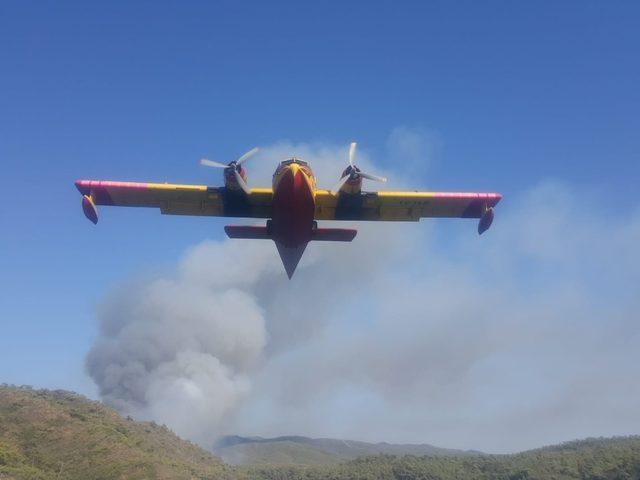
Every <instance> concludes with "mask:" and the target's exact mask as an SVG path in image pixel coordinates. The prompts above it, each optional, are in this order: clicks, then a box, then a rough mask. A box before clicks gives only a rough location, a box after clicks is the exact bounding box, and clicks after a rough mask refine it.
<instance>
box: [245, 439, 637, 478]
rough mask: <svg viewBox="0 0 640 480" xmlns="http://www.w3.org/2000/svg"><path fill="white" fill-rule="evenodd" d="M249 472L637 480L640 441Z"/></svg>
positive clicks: (252, 474)
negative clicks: (504, 453)
mask: <svg viewBox="0 0 640 480" xmlns="http://www.w3.org/2000/svg"><path fill="white" fill-rule="evenodd" d="M244 470H245V472H246V473H247V476H248V477H249V478H251V479H252V480H311V479H313V480H353V479H358V480H387V479H388V480H458V479H465V480H550V479H553V480H576V479H580V480H638V479H640V437H637V436H636V437H620V438H611V439H602V438H600V439H587V440H580V441H575V442H568V443H565V444H562V445H557V446H553V447H545V448H541V449H537V450H531V451H527V452H522V453H518V454H514V455H465V456H415V455H407V456H403V457H398V456H395V455H377V456H372V457H362V458H358V459H356V460H351V461H349V462H345V463H342V464H339V465H325V466H322V467H320V466H315V467H302V466H280V467H275V466H270V467H259V466H254V467H246V468H245V469H244Z"/></svg>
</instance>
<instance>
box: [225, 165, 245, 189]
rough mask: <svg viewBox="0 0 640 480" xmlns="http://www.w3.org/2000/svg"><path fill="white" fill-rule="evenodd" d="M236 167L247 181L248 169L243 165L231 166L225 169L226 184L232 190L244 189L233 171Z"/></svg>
mask: <svg viewBox="0 0 640 480" xmlns="http://www.w3.org/2000/svg"><path fill="white" fill-rule="evenodd" d="M234 168H237V169H238V170H237V171H238V174H239V175H240V177H242V179H243V180H244V181H245V183H247V171H246V170H245V169H244V168H242V166H238V167H230V168H226V169H225V170H224V186H225V187H226V188H228V189H230V190H242V187H241V186H240V185H239V184H238V180H237V179H236V176H235V174H234V173H233V169H234Z"/></svg>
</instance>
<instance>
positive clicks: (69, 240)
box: [0, 1, 640, 433]
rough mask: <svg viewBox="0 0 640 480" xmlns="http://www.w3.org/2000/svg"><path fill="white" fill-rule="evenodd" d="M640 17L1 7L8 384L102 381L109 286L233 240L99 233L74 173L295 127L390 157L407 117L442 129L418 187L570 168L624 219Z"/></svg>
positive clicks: (145, 225)
mask: <svg viewBox="0 0 640 480" xmlns="http://www.w3.org/2000/svg"><path fill="white" fill-rule="evenodd" d="M639 18H640V4H639V3H638V2H632V1H629V2H624V1H620V2H601V1H575V2H571V1H567V2H551V1H550V2H526V3H525V2H508V1H502V2H494V1H490V2H476V1H459V2H458V1H454V2H448V1H447V2H445V1H442V2H418V1H413V2H397V1H375V2H355V1H354V2H337V1H335V2H257V1H256V2H243V1H240V2H238V1H216V2H167V3H165V2H102V3H98V2H31V1H6V2H2V4H1V5H0V66H1V68H0V161H1V165H2V194H3V195H2V196H3V201H2V202H1V204H0V222H1V227H0V232H1V234H0V261H1V268H0V323H1V325H2V334H1V335H0V380H1V381H6V382H11V383H18V384H20V383H31V384H35V385H42V386H51V387H58V386H60V387H67V388H74V389H77V390H81V391H83V392H87V393H89V394H93V387H92V386H91V383H90V381H89V380H87V379H86V377H85V376H84V372H83V363H82V362H83V358H84V355H85V353H86V351H87V350H88V348H89V345H90V342H91V339H92V337H93V336H94V335H95V331H96V324H95V319H94V309H95V306H96V304H97V303H98V302H99V301H100V299H101V298H103V296H104V295H105V292H106V291H107V290H108V288H109V287H110V286H111V285H113V284H115V283H117V282H119V281H120V280H121V279H122V278H124V277H126V276H128V275H131V274H136V273H137V272H139V271H141V270H142V271H145V270H146V271H148V270H149V269H160V270H161V269H163V268H165V267H170V266H171V265H173V264H175V262H176V260H177V258H178V257H179V256H180V254H181V253H182V252H183V251H184V249H185V248H186V247H188V246H190V245H193V244H196V243H197V242H199V241H200V240H202V239H204V238H221V229H220V227H221V225H223V223H224V222H223V221H221V220H212V219H206V218H204V219H203V218H167V217H162V216H160V215H159V214H158V213H157V212H151V211H149V212H144V213H140V212H139V211H136V212H130V211H124V210H123V211H122V212H119V213H118V215H117V216H116V215H111V220H112V221H111V224H110V225H109V228H93V227H92V226H91V225H90V224H89V223H88V222H87V221H86V220H85V218H84V217H83V216H82V213H81V208H80V197H79V195H78V194H77V192H76V190H75V188H74V186H73V181H74V180H76V179H77V178H105V179H114V180H138V181H146V180H148V181H176V182H195V183H207V182H208V183H211V184H215V183H216V182H217V181H218V178H217V176H216V175H215V174H213V175H212V172H210V171H205V170H203V169H200V168H199V167H198V166H197V163H196V162H197V160H198V159H199V158H200V157H201V156H202V155H203V154H208V155H213V156H215V158H218V159H230V158H233V157H234V156H236V155H238V154H239V153H242V152H244V151H246V150H248V149H249V148H251V147H253V146H254V145H265V144H272V143H274V142H276V141H279V140H284V139H286V140H291V141H293V142H314V141H317V142H330V143H332V144H342V143H344V144H347V143H348V142H350V141H352V140H354V139H355V140H358V142H359V143H360V145H362V146H363V148H367V149H368V150H369V151H371V152H376V153H377V158H384V154H383V153H384V151H385V150H384V148H385V142H386V141H387V138H388V136H389V133H390V132H391V131H392V130H393V129H394V128H396V127H398V126H406V127H409V128H423V129H426V130H428V131H432V132H435V133H436V134H437V135H438V137H439V138H440V139H441V140H442V143H443V148H442V153H441V154H440V159H439V163H438V165H437V168H436V169H435V170H431V171H430V175H429V176H428V178H427V177H425V178H414V179H413V181H414V182H415V187H416V188H420V187H421V186H423V185H428V186H429V187H430V188H433V189H438V190H481V191H482V190H490V191H500V192H501V193H503V194H504V195H505V199H507V200H506V201H505V208H508V203H507V202H508V199H509V197H510V196H512V197H513V196H514V195H517V193H518V192H519V191H521V190H523V189H526V188H529V187H530V186H532V185H535V184H536V183H537V182H538V181H540V180H542V179H547V178H555V179H560V180H562V181H564V182H567V183H569V184H571V185H575V186H577V187H579V188H585V189H589V190H596V191H597V192H598V193H599V194H600V195H601V196H602V200H601V207H602V208H603V209H605V210H606V211H610V212H611V215H612V216H614V217H615V216H616V215H618V214H628V212H629V210H630V209H631V208H632V207H634V206H635V205H637V192H638V179H639V178H640V154H639V152H640V134H639V132H640V114H639V112H640V88H639V85H640V62H639V61H638V52H639V51H640V29H639V28H638V20H639ZM274 166H275V160H274ZM385 167H386V168H398V169H401V168H402V166H401V165H394V166H391V165H385ZM337 175H338V172H336V176H337ZM116 217H117V218H116ZM98 227H106V225H99V226H98ZM212 274H213V273H212ZM293 433H295V432H293Z"/></svg>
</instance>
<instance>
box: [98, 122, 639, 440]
mask: <svg viewBox="0 0 640 480" xmlns="http://www.w3.org/2000/svg"><path fill="white" fill-rule="evenodd" d="M405 133H406V132H405ZM403 134H404V133H403V131H402V130H397V131H396V132H394V136H393V137H392V139H391V140H390V142H391V143H392V145H393V148H394V149H396V150H397V149H398V148H400V147H399V146H402V145H403V138H402V135H403ZM408 134H410V137H409V138H408V140H407V142H405V143H406V145H407V148H410V149H413V150H415V149H418V148H421V147H420V145H422V143H421V142H420V141H418V140H417V139H416V135H418V133H416V131H413V130H412V131H409V132H408ZM413 150H412V151H413ZM418 153H419V152H418ZM418 153H415V152H414V155H416V156H417V155H418ZM427 153H428V152H427ZM291 154H296V155H298V156H301V157H303V158H305V159H306V160H309V161H310V162H311V164H312V167H314V170H316V173H317V174H318V177H319V178H318V180H319V183H320V184H321V185H323V186H330V185H331V184H332V183H334V181H335V179H336V177H337V176H338V175H339V172H340V171H341V167H343V166H344V164H345V162H346V147H334V146H326V145H306V144H300V145H295V144H289V143H280V144H276V145H274V146H272V147H269V148H266V149H264V150H263V152H262V155H264V156H265V157H268V158H269V159H270V160H271V162H268V161H266V159H265V161H256V162H255V165H256V168H255V169H254V168H253V165H252V168H251V170H250V173H251V177H250V181H251V183H252V184H254V185H260V184H263V185H264V184H269V183H268V182H269V177H270V174H271V173H272V170H273V166H274V162H275V161H279V160H281V159H283V158H285V157H286V156H289V155H291ZM264 164H266V165H267V166H268V168H267V166H264ZM359 164H361V165H362V166H363V167H365V166H366V167H367V169H368V170H371V171H373V172H379V173H380V174H383V175H384V174H387V175H388V174H389V172H385V169H384V168H382V167H381V166H380V163H379V162H373V161H372V160H371V159H370V158H369V157H368V156H367V155H366V152H359ZM393 182H395V186H402V185H403V184H405V183H406V182H404V181H403V180H402V179H398V178H395V179H394V178H392V187H393V186H394V185H393ZM497 213H498V215H497V219H496V222H495V225H494V227H492V230H490V231H489V232H488V233H487V234H485V235H484V236H483V237H482V238H478V237H477V235H475V224H473V222H470V221H468V220H448V221H437V220H436V221H422V222H421V223H420V224H385V225H378V224H360V225H358V229H359V234H358V237H356V239H355V240H354V242H353V243H352V244H347V245H340V244H335V245H330V244H313V243H312V244H310V246H309V248H308V251H307V252H306V254H305V256H304V257H303V260H302V262H301V265H300V266H299V268H298V270H297V272H296V275H295V276H294V277H293V279H292V280H291V281H289V280H288V279H287V278H286V275H285V274H284V272H283V269H282V266H281V265H280V262H279V259H278V256H277V253H276V251H275V247H274V246H273V244H272V243H271V242H259V241H255V242H246V243H243V244H242V245H240V244H239V243H238V242H230V241H227V240H223V241H205V242H203V243H201V244H200V245H198V246H196V247H194V248H192V249H191V250H189V251H188V252H186V254H185V255H184V257H183V258H182V260H181V261H180V262H179V264H178V266H177V268H176V271H175V272H174V273H173V274H171V275H165V276H162V277H160V278H157V277H156V278H152V279H147V280H137V281H131V282H128V283H127V284H126V285H124V286H122V287H121V288H120V289H118V290H116V291H115V292H112V294H111V295H110V296H108V297H107V298H106V299H105V301H104V302H103V305H102V307H101V308H100V310H99V312H98V316H99V321H100V334H99V336H98V339H97V340H96V343H95V344H94V346H93V348H92V349H91V351H90V353H89V355H88V359H87V365H88V370H89V373H90V375H91V376H92V378H93V379H94V381H95V382H96V383H97V385H98V386H99V389H100V393H101V395H102V397H103V399H104V400H105V401H106V402H107V403H109V404H110V405H113V406H115V407H116V408H117V409H118V410H120V411H121V412H123V413H126V414H131V415H133V416H135V417H137V418H145V419H153V420H156V421H158V422H161V423H166V424H167V425H168V426H170V427H171V428H173V429H174V430H176V432H177V433H179V434H181V435H184V436H186V437H188V438H190V439H193V440H195V441H198V442H200V443H201V444H203V445H204V446H210V445H211V444H212V442H213V440H214V438H215V436H216V435H220V434H224V433H239V434H258V435H278V434H292V433H294V434H306V435H313V436H330V437H342V438H356V439H363V440H372V441H382V440H385V441H401V442H429V443H433V444H438V445H442V446H449V447H459V448H476V449H483V450H488V451H513V450H515V449H522V448H527V447H533V446H537V445H540V444H546V443H552V442H555V441H560V440H566V439H570V438H576V437H584V436H589V435H611V434H626V433H632V432H637V431H638V430H640V413H639V412H638V409H637V403H638V401H640V387H638V383H637V382H632V381H630V380H631V379H632V378H634V376H635V374H636V367H635V365H637V364H638V361H640V354H639V353H638V349H637V348H636V345H637V341H638V340H639V339H640V328H639V327H638V325H639V323H638V321H637V320H638V314H637V312H638V307H640V304H639V301H638V298H640V291H638V285H640V275H639V273H638V272H640V255H639V254H638V250H637V248H636V247H637V244H638V242H639V241H640V214H638V212H637V211H635V212H634V211H632V212H626V213H624V214H622V215H618V216H612V215H610V214H608V213H607V212H604V211H602V210H601V209H599V208H598V199H597V197H596V196H595V195H591V194H590V193H589V192H586V191H574V190H573V189H572V188H571V187H569V186H567V185H565V184H562V183H558V182H543V183H541V184H539V185H537V186H534V187H532V188H531V189H530V190H529V191H527V192H523V193H522V194H520V195H515V196H514V198H509V199H508V202H505V204H504V205H500V207H499V208H498V212H497Z"/></svg>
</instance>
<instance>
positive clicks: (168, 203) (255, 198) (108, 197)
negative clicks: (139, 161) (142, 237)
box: [75, 180, 273, 223]
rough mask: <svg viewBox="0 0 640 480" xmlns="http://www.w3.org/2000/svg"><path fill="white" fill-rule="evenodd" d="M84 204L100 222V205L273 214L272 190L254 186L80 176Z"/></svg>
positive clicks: (221, 213) (168, 211) (220, 213)
mask: <svg viewBox="0 0 640 480" xmlns="http://www.w3.org/2000/svg"><path fill="white" fill-rule="evenodd" d="M75 184H76V188H77V189H78V190H79V191H80V193H81V194H82V195H83V196H84V197H83V202H82V206H83V209H84V212H85V215H87V218H89V220H91V221H93V222H94V223H96V222H97V209H96V206H97V205H114V206H123V207H152V208H159V209H160V212H161V213H163V214H166V215H207V216H218V217H253V218H270V217H271V200H272V198H273V192H272V190H271V189H270V188H252V189H251V193H250V194H248V195H247V194H245V193H244V192H242V191H240V190H238V191H236V190H229V189H227V188H224V187H219V188H216V187H207V186H206V185H180V184H173V183H137V182H114V181H108V180H107V181H105V180H78V181H77V182H76V183H75Z"/></svg>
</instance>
